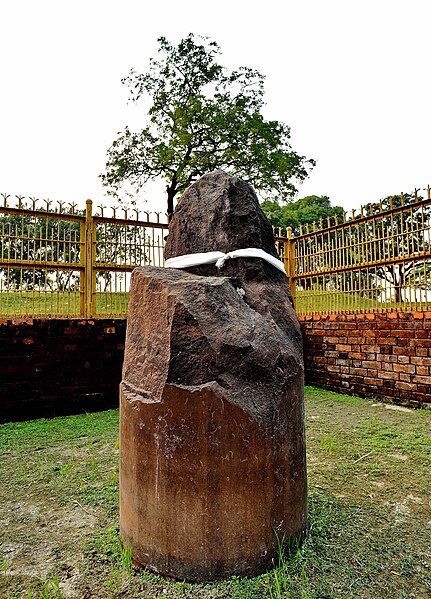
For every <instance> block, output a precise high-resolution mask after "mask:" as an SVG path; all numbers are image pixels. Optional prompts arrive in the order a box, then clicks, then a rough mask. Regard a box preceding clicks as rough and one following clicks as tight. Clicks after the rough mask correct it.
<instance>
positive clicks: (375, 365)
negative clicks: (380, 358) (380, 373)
mask: <svg viewBox="0 0 431 599" xmlns="http://www.w3.org/2000/svg"><path fill="white" fill-rule="evenodd" d="M362 366H363V367H364V368H378V367H379V363H378V362H377V361H375V360H364V361H363V362H362Z"/></svg>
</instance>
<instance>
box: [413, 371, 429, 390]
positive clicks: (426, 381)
mask: <svg viewBox="0 0 431 599" xmlns="http://www.w3.org/2000/svg"><path fill="white" fill-rule="evenodd" d="M412 380H413V382H414V383H422V384H424V385H428V389H429V388H430V387H431V380H430V377H429V376H420V375H419V374H417V375H416V376H414V377H413V379H412Z"/></svg>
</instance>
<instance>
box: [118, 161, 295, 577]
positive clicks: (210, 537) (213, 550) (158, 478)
mask: <svg viewBox="0 0 431 599" xmlns="http://www.w3.org/2000/svg"><path fill="white" fill-rule="evenodd" d="M199 198H200V200H199ZM198 200H199V202H201V203H198ZM195 211H198V212H199V214H200V215H201V218H199V216H197V215H195ZM227 228H229V230H228V231H227V230H226V229H227ZM182 240H183V241H182ZM223 243H225V245H222V244H223ZM243 247H261V248H262V249H264V250H265V251H267V252H268V253H271V254H273V255H275V249H274V242H273V239H272V231H271V227H270V226H269V227H268V223H267V222H266V221H265V217H264V216H263V215H262V213H261V211H260V208H259V206H258V205H257V200H256V197H255V195H254V192H253V190H252V189H251V188H250V186H248V185H246V184H244V183H243V182H242V181H240V180H239V179H236V178H232V177H228V176H227V175H226V174H225V173H222V172H220V171H217V172H216V173H211V174H209V175H207V176H205V177H203V178H202V179H201V180H200V181H199V182H198V183H196V184H195V185H194V186H192V187H191V188H190V189H189V190H188V191H187V192H186V193H185V194H184V196H183V198H182V199H181V201H180V203H179V205H178V208H177V211H176V213H175V215H174V218H173V220H172V223H171V227H170V233H169V238H168V243H167V248H166V255H167V257H172V256H174V255H181V254H186V253H195V252H201V251H211V250H221V251H228V250H233V249H239V248H243ZM188 270H189V272H185V271H179V270H174V269H172V270H168V269H160V268H152V267H143V268H139V269H136V270H135V271H134V273H133V281H132V290H131V294H130V302H129V315H128V328H127V338H126V352H125V362H124V368H123V381H122V384H121V467H120V528H121V537H122V540H123V542H126V543H130V544H131V546H132V553H133V559H134V561H135V562H136V563H138V564H141V565H144V566H147V567H149V568H151V569H153V570H155V571H158V572H160V573H162V574H164V575H168V576H173V577H175V578H181V579H186V580H214V579H217V578H223V577H228V576H231V575H234V574H237V575H253V574H257V573H258V572H261V571H263V570H264V569H265V568H268V567H270V566H271V565H272V560H273V559H274V558H275V557H276V554H277V540H276V536H275V533H274V531H277V532H278V534H279V537H283V535H286V539H288V538H292V537H300V536H301V535H302V534H303V532H304V530H305V527H306V517H307V516H306V469H305V440H304V414H303V363H302V345H301V336H300V331H299V325H298V322H297V319H296V316H295V313H294V311H293V309H292V306H291V301H290V293H289V287H288V284H287V280H286V277H285V276H284V275H283V274H282V273H281V272H279V271H277V270H276V269H275V268H274V267H272V266H271V265H268V264H267V263H265V262H263V261H261V260H257V259H238V260H232V261H230V262H227V263H226V266H225V268H223V269H222V271H221V274H219V273H218V271H216V270H214V267H213V266H201V267H198V268H193V269H188ZM225 274H227V275H228V276H224V275H225Z"/></svg>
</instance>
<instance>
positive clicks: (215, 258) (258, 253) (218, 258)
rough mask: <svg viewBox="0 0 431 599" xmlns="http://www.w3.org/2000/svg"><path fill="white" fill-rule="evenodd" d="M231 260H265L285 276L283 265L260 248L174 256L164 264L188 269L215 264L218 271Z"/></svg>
mask: <svg viewBox="0 0 431 599" xmlns="http://www.w3.org/2000/svg"><path fill="white" fill-rule="evenodd" d="M232 258H260V259H261V260H265V261H266V262H269V264H272V265H273V266H275V268H278V270H280V271H281V272H283V273H284V274H286V271H285V269H284V263H283V262H282V261H281V260H279V259H278V258H275V257H274V256H271V254H268V253H267V252H264V251H263V250H261V249H260V248H244V249H241V250H233V251H232V252H227V253H226V254H225V253H224V252H201V253H198V254H185V255H183V256H176V257H175V258H169V259H168V260H166V262H165V267H166V268H189V267H190V266H200V265H201V264H215V265H216V267H217V268H218V269H220V268H222V267H223V266H224V263H225V262H226V260H231V259H232Z"/></svg>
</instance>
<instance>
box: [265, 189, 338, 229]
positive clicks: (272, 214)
mask: <svg viewBox="0 0 431 599" xmlns="http://www.w3.org/2000/svg"><path fill="white" fill-rule="evenodd" d="M261 206H262V209H263V211H264V212H265V214H266V216H267V217H268V219H269V220H270V221H271V223H272V225H273V226H274V227H281V228H283V229H286V228H287V227H291V228H292V232H293V234H294V235H299V227H300V226H304V225H307V224H308V225H312V224H313V223H316V224H317V225H319V223H320V222H321V221H322V224H323V226H324V227H326V226H328V218H330V219H331V223H332V224H334V220H333V219H334V217H335V216H337V218H338V220H339V222H343V215H344V210H343V208H342V207H341V206H331V201H330V199H329V197H328V196H316V195H312V196H307V197H305V198H301V199H299V200H297V201H296V202H290V203H289V204H286V205H284V206H283V205H280V204H279V203H278V202H277V201H274V200H265V201H264V202H262V204H261Z"/></svg>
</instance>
